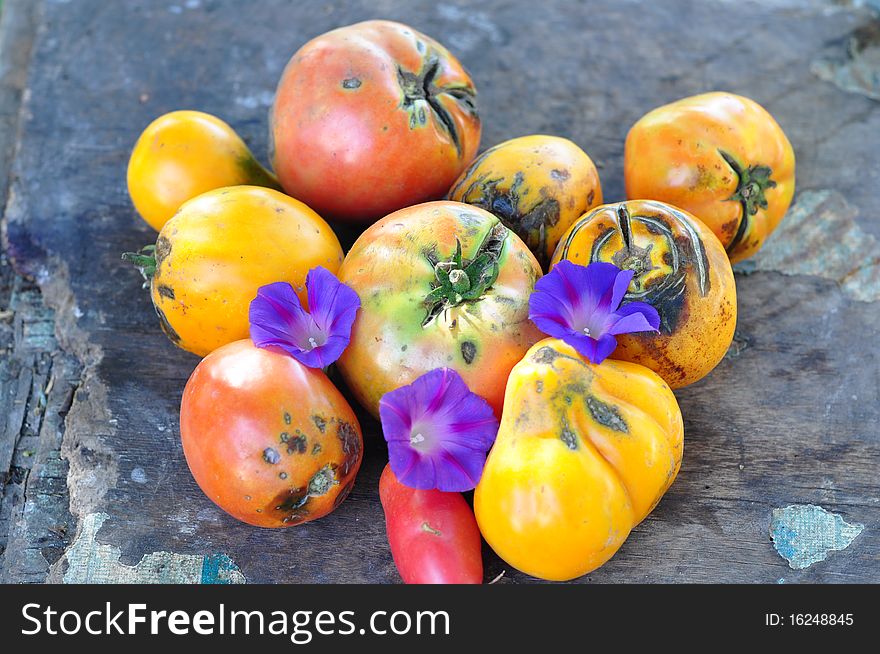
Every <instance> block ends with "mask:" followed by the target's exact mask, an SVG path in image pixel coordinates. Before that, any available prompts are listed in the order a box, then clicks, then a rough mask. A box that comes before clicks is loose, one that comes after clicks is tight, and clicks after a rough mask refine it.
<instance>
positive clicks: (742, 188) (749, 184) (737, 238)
mask: <svg viewBox="0 0 880 654" xmlns="http://www.w3.org/2000/svg"><path fill="white" fill-rule="evenodd" d="M718 154H720V155H721V158H722V159H724V161H726V162H727V165H728V166H730V167H731V168H732V169H733V172H735V173H736V175H737V177H738V178H739V183H738V184H737V187H736V191H735V192H734V193H733V195H731V196H730V197H729V198H727V200H728V201H730V202H739V203H740V204H741V205H742V209H743V215H742V220H740V223H739V228H738V229H737V230H736V234H735V235H734V237H733V239H732V240H731V241H730V244H729V245H728V246H727V251H728V252H731V251H732V250H733V249H734V248H736V246H738V245H739V244H740V242H741V241H742V240H743V238H745V235H746V234H747V233H748V232H749V223H750V222H751V220H750V219H751V216H754V215H755V214H756V213H758V209H766V208H767V206H768V205H767V198H766V196H765V192H766V191H767V189H771V188H774V187H775V186H776V182H775V181H774V180H773V179H771V175H772V174H773V170H772V169H771V168H770V167H769V166H762V165H760V164H755V165H753V166H748V167H744V166H742V165H741V164H740V163H739V162H738V161H737V160H736V159H735V158H734V157H733V155H731V154H729V153H727V152H725V151H724V150H718Z"/></svg>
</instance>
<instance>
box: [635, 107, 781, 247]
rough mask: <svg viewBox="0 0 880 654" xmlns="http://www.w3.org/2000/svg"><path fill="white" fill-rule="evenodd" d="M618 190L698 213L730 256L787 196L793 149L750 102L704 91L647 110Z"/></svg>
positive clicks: (759, 236) (756, 242) (773, 217)
mask: <svg viewBox="0 0 880 654" xmlns="http://www.w3.org/2000/svg"><path fill="white" fill-rule="evenodd" d="M624 178H625V182H626V195H627V197H628V198H630V199H633V200H662V201H663V202H668V203H669V204H672V205H675V206H676V207H679V208H681V209H684V210H685V211H688V212H690V213H692V214H693V215H695V216H696V217H697V218H699V219H700V220H702V221H703V222H704V223H706V225H708V227H709V228H710V229H711V230H712V232H714V234H715V236H717V237H718V239H719V240H720V241H721V243H722V244H723V245H724V247H725V248H726V250H727V253H728V255H729V256H730V260H731V262H733V263H735V262H737V261H740V260H742V259H746V258H748V257H750V256H752V255H753V254H755V252H757V251H758V249H760V247H761V246H762V245H763V244H764V240H765V239H766V238H767V236H769V235H770V233H771V232H772V231H773V230H774V229H776V226H777V225H778V224H779V221H781V220H782V217H783V216H784V215H785V212H786V211H787V210H788V206H789V204H791V199H792V196H793V195H794V151H793V150H792V147H791V143H789V142H788V139H787V138H786V136H785V134H784V133H783V131H782V128H780V127H779V125H778V124H777V122H776V121H775V120H774V119H773V117H772V116H771V115H770V114H769V113H767V111H766V110H765V109H764V108H763V107H761V105H759V104H758V103H757V102H754V101H753V100H749V99H748V98H744V97H742V96H739V95H734V94H733V93H705V94H703V95H695V96H693V97H690V98H684V99H683V100H679V101H677V102H673V103H672V104H668V105H665V106H663V107H659V108H657V109H654V110H653V111H650V112H648V113H647V114H646V115H644V116H643V117H642V118H640V119H639V120H638V122H636V124H635V125H633V127H632V129H630V131H629V134H628V135H627V137H626V147H625V152H624Z"/></svg>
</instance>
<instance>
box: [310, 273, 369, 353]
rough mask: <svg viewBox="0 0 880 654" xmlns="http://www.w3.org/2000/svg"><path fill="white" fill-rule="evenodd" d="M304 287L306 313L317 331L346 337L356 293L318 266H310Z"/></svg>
mask: <svg viewBox="0 0 880 654" xmlns="http://www.w3.org/2000/svg"><path fill="white" fill-rule="evenodd" d="M306 289H307V292H308V297H309V313H310V314H311V315H312V318H313V319H314V321H315V323H316V324H317V325H318V327H319V328H320V329H321V331H323V332H324V333H326V334H328V335H340V336H343V337H344V338H345V339H346V340H348V339H350V338H351V326H352V325H353V324H354V319H355V316H356V314H357V310H358V308H360V306H361V300H360V298H359V297H358V295H357V293H355V292H354V290H353V289H352V288H350V287H349V286H346V285H345V284H343V283H342V282H340V281H339V280H338V279H337V278H336V275H334V274H333V273H331V272H330V271H329V270H327V269H326V268H323V267H322V266H317V267H316V268H312V269H311V270H310V271H309V272H308V275H306ZM346 345H347V343H346ZM343 349H344V348H343ZM340 354H342V352H340ZM337 358H338V357H337ZM334 361H335V359H334Z"/></svg>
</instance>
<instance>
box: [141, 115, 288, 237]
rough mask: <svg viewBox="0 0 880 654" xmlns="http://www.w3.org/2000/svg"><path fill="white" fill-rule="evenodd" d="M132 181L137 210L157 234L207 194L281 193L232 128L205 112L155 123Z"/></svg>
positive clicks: (145, 136)
mask: <svg viewBox="0 0 880 654" xmlns="http://www.w3.org/2000/svg"><path fill="white" fill-rule="evenodd" d="M127 178H128V193H129V195H130V196H131V200H132V203H133V204H134V206H135V209H137V212H138V213H139V214H140V215H141V217H142V218H143V219H144V220H145V221H146V222H147V223H148V224H149V225H150V226H151V227H152V228H153V229H155V230H156V231H159V230H161V229H162V227H163V225H165V223H166V222H168V220H170V219H171V217H172V216H173V215H174V213H175V212H176V211H177V210H178V209H179V208H180V205H182V204H183V203H184V202H186V201H187V200H191V199H192V198H194V197H196V196H197V195H200V194H202V193H205V192H206V191H210V190H212V189H215V188H221V187H224V186H238V185H240V184H251V185H254V186H266V187H269V188H274V189H279V190H280V188H281V187H280V185H279V184H278V180H277V179H275V176H274V175H273V174H272V173H270V172H269V171H268V170H266V169H265V168H263V166H262V165H261V164H260V162H259V161H257V159H256V157H254V155H253V153H251V151H250V150H249V149H248V147H247V145H245V143H244V141H242V140H241V137H240V136H239V135H238V134H236V133H235V130H233V129H232V127H230V126H229V125H228V124H226V123H225V122H224V121H222V120H220V119H219V118H217V117H216V116H212V115H211V114H206V113H203V112H201V111H172V112H170V113H167V114H164V115H162V116H160V117H159V118H157V119H156V120H154V121H153V122H152V123H150V124H149V126H147V128H146V129H145V130H144V131H143V133H142V134H141V136H140V138H138V140H137V143H136V144H135V146H134V150H133V151H132V153H131V159H129V162H128V175H127Z"/></svg>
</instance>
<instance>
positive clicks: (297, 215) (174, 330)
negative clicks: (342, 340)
mask: <svg viewBox="0 0 880 654" xmlns="http://www.w3.org/2000/svg"><path fill="white" fill-rule="evenodd" d="M155 256H156V272H155V274H154V275H153V278H152V280H151V282H150V289H151V290H150V297H151V298H152V300H153V306H154V308H155V309H156V313H157V315H158V316H159V324H160V325H161V327H162V329H163V331H164V332H165V334H166V335H167V336H168V337H169V338H170V339H171V341H172V342H173V343H174V344H175V345H177V346H178V347H180V348H182V349H184V350H187V351H189V352H192V353H193V354H197V355H199V356H205V355H206V354H208V353H209V352H211V351H212V350H215V349H216V348H218V347H220V346H221V345H225V344H226V343H231V342H232V341H236V340H238V339H241V338H246V337H247V336H248V334H249V331H250V327H249V323H248V307H249V305H250V302H251V300H253V299H254V297H256V295H257V289H258V288H259V287H260V286H263V285H264V284H271V283H273V282H285V281H286V282H289V283H290V284H291V285H292V286H293V288H294V289H295V290H296V291H297V293H298V294H299V298H300V302H303V303H304V306H305V302H306V299H307V298H306V289H305V280H306V274H307V273H308V271H309V270H311V269H312V268H314V267H315V266H323V267H324V268H326V269H327V270H329V271H330V272H332V273H335V272H336V271H337V270H338V268H339V265H340V263H341V262H342V247H341V246H340V245H339V239H337V238H336V234H334V233H333V230H332V229H330V226H329V225H327V223H325V222H324V220H322V219H321V217H320V216H319V215H318V214H316V213H315V212H314V211H312V210H311V209H310V208H309V207H307V206H306V205H304V204H303V203H302V202H299V201H298V200H294V199H293V198H291V197H288V196H287V195H284V194H283V193H281V192H280V191H275V190H272V189H267V188H261V187H256V186H231V187H228V188H222V189H216V190H214V191H209V192H207V193H203V194H202V195H200V196H198V197H196V198H193V199H192V200H190V201H189V202H186V203H184V205H183V206H182V207H181V208H180V210H179V211H178V212H177V213H176V214H175V216H174V218H172V219H171V220H169V221H168V222H167V223H166V224H165V226H164V227H163V228H162V231H161V232H160V233H159V238H158V240H157V241H156V252H155Z"/></svg>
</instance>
